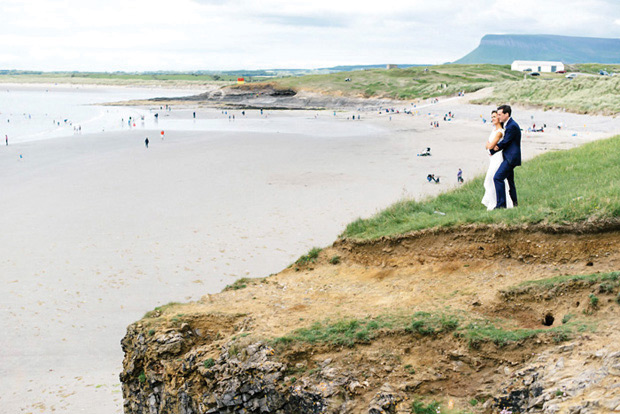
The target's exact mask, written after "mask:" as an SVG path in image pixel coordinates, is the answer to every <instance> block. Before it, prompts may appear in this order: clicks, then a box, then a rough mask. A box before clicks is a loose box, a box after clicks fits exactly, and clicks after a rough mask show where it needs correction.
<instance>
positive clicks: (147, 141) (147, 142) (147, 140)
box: [144, 137, 149, 148]
mask: <svg viewBox="0 0 620 414" xmlns="http://www.w3.org/2000/svg"><path fill="white" fill-rule="evenodd" d="M144 145H146V147H147V148H148V147H149V137H146V139H145V140H144Z"/></svg>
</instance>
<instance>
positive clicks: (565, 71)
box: [555, 70, 566, 73]
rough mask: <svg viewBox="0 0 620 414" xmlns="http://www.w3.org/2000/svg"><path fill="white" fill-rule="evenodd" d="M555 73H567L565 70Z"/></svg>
mask: <svg viewBox="0 0 620 414" xmlns="http://www.w3.org/2000/svg"><path fill="white" fill-rule="evenodd" d="M555 73H566V71H565V70H556V71H555Z"/></svg>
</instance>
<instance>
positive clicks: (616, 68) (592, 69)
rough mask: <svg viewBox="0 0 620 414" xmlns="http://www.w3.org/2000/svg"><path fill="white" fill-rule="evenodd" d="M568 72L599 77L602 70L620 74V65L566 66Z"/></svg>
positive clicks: (584, 64) (586, 64)
mask: <svg viewBox="0 0 620 414" xmlns="http://www.w3.org/2000/svg"><path fill="white" fill-rule="evenodd" d="M565 69H566V72H581V73H591V74H594V75H598V72H599V71H600V70H604V71H606V72H608V73H612V72H616V73H620V65H616V64H609V63H579V64H575V65H565Z"/></svg>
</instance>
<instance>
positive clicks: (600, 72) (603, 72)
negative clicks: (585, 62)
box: [598, 70, 609, 76]
mask: <svg viewBox="0 0 620 414" xmlns="http://www.w3.org/2000/svg"><path fill="white" fill-rule="evenodd" d="M598 74H599V75H602V76H609V73H607V71H605V70H599V71H598Z"/></svg>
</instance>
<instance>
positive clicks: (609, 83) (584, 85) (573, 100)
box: [0, 64, 620, 114]
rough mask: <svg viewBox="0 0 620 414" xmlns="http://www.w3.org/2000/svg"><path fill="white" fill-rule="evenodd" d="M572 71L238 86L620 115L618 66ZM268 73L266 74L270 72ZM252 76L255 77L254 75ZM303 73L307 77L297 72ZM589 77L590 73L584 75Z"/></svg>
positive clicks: (127, 81) (283, 78)
mask: <svg viewBox="0 0 620 414" xmlns="http://www.w3.org/2000/svg"><path fill="white" fill-rule="evenodd" d="M566 70H567V71H568V72H576V73H581V74H585V75H580V76H577V77H576V78H575V79H572V80H570V79H567V78H566V77H565V74H561V73H541V74H539V76H536V77H534V76H530V75H529V74H528V73H523V72H518V71H512V70H511V69H510V65H494V64H444V65H429V66H410V67H406V68H392V69H379V68H370V69H368V68H367V69H363V70H349V71H340V72H332V73H327V74H325V73H323V74H305V75H303V76H294V75H291V74H296V72H294V71H293V72H291V71H288V72H287V71H284V72H277V71H254V72H248V76H245V82H246V83H245V85H239V87H241V88H249V89H251V88H253V87H254V85H270V86H271V87H273V88H276V89H282V90H293V91H297V92H299V91H307V92H314V93H321V94H326V95H332V96H344V97H357V98H359V97H362V98H390V99H400V100H405V101H416V100H419V99H428V98H433V97H440V96H454V95H457V94H459V93H461V92H465V93H471V92H475V91H478V90H480V89H484V88H488V87H493V92H492V93H491V94H490V95H487V96H485V97H484V98H480V99H479V100H477V101H474V102H475V103H495V102H500V101H501V102H510V103H511V104H525V105H533V106H538V107H543V108H545V109H559V108H562V109H565V110H568V111H572V112H579V113H601V114H616V113H618V112H620V100H618V99H617V97H618V95H619V94H620V86H619V85H620V80H619V78H618V77H615V76H600V75H599V72H600V71H605V72H608V73H610V74H611V73H614V72H619V71H620V65H611V64H575V65H567V67H566ZM268 72H269V73H268ZM252 73H254V75H255V76H252ZM300 73H304V72H300ZM586 75H587V76H586ZM243 76H244V75H243V72H241V71H231V72H224V73H212V72H206V71H198V72H189V73H178V72H172V73H166V72H152V73H151V72H147V73H124V72H114V73H95V72H33V71H0V83H2V82H5V83H6V82H13V83H41V84H50V83H55V84H87V85H89V84H98V85H108V86H129V85H132V86H163V87H175V88H183V87H186V88H189V87H192V88H200V87H214V86H215V87H218V86H219V87H226V86H233V87H235V88H237V87H238V86H237V83H236V80H237V78H238V77H243Z"/></svg>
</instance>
